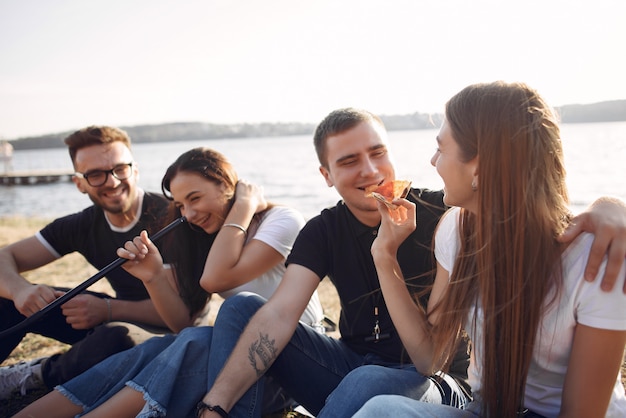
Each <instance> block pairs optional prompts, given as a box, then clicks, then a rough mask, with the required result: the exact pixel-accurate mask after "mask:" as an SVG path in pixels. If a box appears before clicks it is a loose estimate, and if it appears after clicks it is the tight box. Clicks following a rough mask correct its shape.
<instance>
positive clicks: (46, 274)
mask: <svg viewBox="0 0 626 418" xmlns="http://www.w3.org/2000/svg"><path fill="white" fill-rule="evenodd" d="M45 223H46V221H45V220H43V219H31V218H22V217H11V218H0V247H3V246H5V245H8V244H10V243H12V242H15V241H17V240H19V239H22V238H26V237H28V236H31V235H33V234H34V233H35V232H37V231H38V230H39V229H40V228H41V227H42V226H44V225H45ZM96 272H97V270H96V269H94V268H93V267H92V266H90V265H89V264H88V263H87V262H86V261H85V260H84V259H83V258H82V256H80V255H78V254H70V255H68V256H66V257H64V258H62V259H60V260H57V261H55V262H54V263H51V264H49V265H47V266H44V267H42V268H40V269H37V270H35V271H31V272H27V273H25V274H24V276H25V277H26V278H27V279H28V280H30V281H32V282H37V283H47V284H50V285H62V286H68V287H74V286H76V285H78V284H80V283H82V282H83V281H85V280H86V279H88V278H89V277H91V276H92V275H94V274H95V273H96ZM90 290H95V291H99V292H107V293H110V294H111V295H113V291H112V290H111V287H110V286H109V285H108V282H106V280H104V279H103V280H100V281H98V282H97V283H95V284H94V285H93V286H92V287H91V288H90ZM318 291H319V294H320V300H321V301H322V305H323V306H324V310H325V313H326V315H327V316H328V317H329V318H330V319H332V320H333V321H334V322H335V323H337V322H338V319H339V302H338V299H337V293H336V291H335V288H334V286H333V285H332V284H331V283H330V282H329V281H328V279H324V280H323V281H322V284H321V286H320V287H319V290H318ZM221 303H222V299H221V298H220V297H219V296H217V295H214V297H213V298H212V299H211V302H210V310H209V322H210V323H212V321H213V319H214V318H215V315H216V314H217V311H218V309H219V306H220V305H221ZM67 348H68V347H67V346H65V345H64V344H61V343H59V342H57V341H54V340H51V339H49V338H46V337H41V336H39V335H34V334H28V335H27V336H26V338H25V339H24V340H23V341H22V343H21V344H20V345H19V346H18V347H17V348H16V349H15V350H14V351H13V353H11V356H10V357H9V358H7V359H6V360H5V361H4V362H3V363H1V365H2V366H5V365H10V364H14V363H16V362H18V361H19V360H23V359H34V358H38V357H44V356H50V355H52V354H54V353H57V352H59V351H60V350H65V349H67ZM622 382H623V383H624V384H625V385H626V361H625V362H624V363H623V364H622ZM13 401H14V403H15V402H17V403H19V400H18V399H15V400H13ZM23 401H25V400H23ZM7 408H8V407H7V402H2V401H0V416H7V415H8V414H7V412H8V410H7Z"/></svg>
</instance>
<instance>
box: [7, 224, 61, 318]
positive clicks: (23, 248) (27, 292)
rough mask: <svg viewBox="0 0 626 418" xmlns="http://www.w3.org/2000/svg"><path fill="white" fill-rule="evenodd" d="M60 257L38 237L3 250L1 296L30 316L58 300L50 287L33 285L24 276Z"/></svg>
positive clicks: (27, 239)
mask: <svg viewBox="0 0 626 418" xmlns="http://www.w3.org/2000/svg"><path fill="white" fill-rule="evenodd" d="M55 259H56V257H55V256H54V254H52V253H51V252H50V251H48V249H47V248H46V247H45V246H44V245H43V244H42V243H41V242H39V240H38V239H37V238H36V237H35V236H32V237H29V238H25V239H23V240H21V241H18V242H16V243H13V244H10V245H8V246H6V247H4V248H1V249H0V296H2V297H4V298H7V299H10V300H12V301H13V303H15V307H16V308H17V310H18V311H19V312H20V313H21V314H22V315H25V316H30V315H32V314H34V313H35V312H37V311H39V310H40V309H41V308H43V307H44V306H46V305H47V304H48V303H50V302H52V301H53V300H54V299H56V297H57V296H56V294H55V292H54V289H52V288H51V287H50V286H46V285H39V284H32V283H30V282H29V281H28V280H26V279H25V278H24V277H23V276H22V275H21V274H20V273H22V272H24V271H28V270H33V269H36V268H38V267H41V266H43V265H46V264H48V263H51V262H52V261H54V260H55Z"/></svg>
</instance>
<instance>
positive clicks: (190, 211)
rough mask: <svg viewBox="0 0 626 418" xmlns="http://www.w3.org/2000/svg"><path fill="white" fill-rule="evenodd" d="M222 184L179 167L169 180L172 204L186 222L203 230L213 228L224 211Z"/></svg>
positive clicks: (216, 228) (226, 209)
mask: <svg viewBox="0 0 626 418" xmlns="http://www.w3.org/2000/svg"><path fill="white" fill-rule="evenodd" d="M224 191H225V187H224V186H223V185H221V184H217V183H216V182H213V181H210V180H209V179H207V178H205V177H203V176H202V175H201V174H199V173H196V172H193V171H179V172H177V173H176V175H175V176H174V177H172V180H171V182H170V192H171V196H172V198H173V199H174V204H175V205H176V207H178V208H179V209H180V213H181V214H182V215H183V216H185V217H186V218H187V220H188V221H189V223H191V224H193V225H196V226H197V227H199V228H202V230H203V231H204V232H206V233H207V234H213V233H215V232H217V231H218V230H219V229H220V228H221V227H222V225H223V224H224V219H225V218H226V215H227V214H228V197H227V195H226V194H225V193H224Z"/></svg>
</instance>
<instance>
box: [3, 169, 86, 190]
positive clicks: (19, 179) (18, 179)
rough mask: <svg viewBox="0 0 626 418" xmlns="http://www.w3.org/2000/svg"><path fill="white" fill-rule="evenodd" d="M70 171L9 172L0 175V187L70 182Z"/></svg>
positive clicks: (71, 173)
mask: <svg viewBox="0 0 626 418" xmlns="http://www.w3.org/2000/svg"><path fill="white" fill-rule="evenodd" d="M73 174H74V172H73V171H71V170H33V171H9V172H7V173H0V186H19V185H31V184H47V183H58V182H67V181H71V179H72V175H73Z"/></svg>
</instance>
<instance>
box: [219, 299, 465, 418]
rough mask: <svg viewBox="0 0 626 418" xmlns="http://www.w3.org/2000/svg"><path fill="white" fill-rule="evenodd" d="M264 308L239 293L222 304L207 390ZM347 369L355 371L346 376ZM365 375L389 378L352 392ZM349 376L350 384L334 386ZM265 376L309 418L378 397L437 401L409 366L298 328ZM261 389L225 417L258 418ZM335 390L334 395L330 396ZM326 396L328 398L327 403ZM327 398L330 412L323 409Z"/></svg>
mask: <svg viewBox="0 0 626 418" xmlns="http://www.w3.org/2000/svg"><path fill="white" fill-rule="evenodd" d="M264 303H265V300H264V299H263V298H261V297H259V296H257V295H254V294H250V293H241V294H239V295H236V296H233V297H231V298H228V299H227V300H226V301H224V303H223V304H222V307H221V309H220V312H219V315H218V316H217V319H216V321H215V327H214V331H213V345H212V347H211V362H210V364H209V375H208V376H209V379H208V385H207V386H208V387H212V386H213V383H214V382H215V379H216V378H217V375H218V374H219V372H220V370H221V368H222V365H223V364H224V363H225V362H226V360H227V359H228V356H229V355H230V353H231V352H232V349H233V347H234V346H235V344H236V343H237V340H238V339H239V336H240V335H241V334H242V332H243V329H244V328H245V327H246V325H247V324H248V322H249V320H250V318H251V317H252V316H253V315H254V314H255V313H256V311H257V310H258V309H259V308H260V307H261V306H262V305H263V304H264ZM364 365H378V366H383V367H374V366H370V367H368V368H365V367H364V368H363V369H361V368H360V366H364ZM357 368H359V369H357ZM355 369H357V370H355ZM353 370H355V372H354V374H351V372H352V371H353ZM370 370H371V371H372V372H375V373H377V374H378V376H384V375H388V377H389V378H385V382H384V384H381V381H379V380H373V381H364V382H359V383H360V384H359V387H358V388H357V387H356V386H355V385H354V384H353V382H354V380H356V379H357V378H358V376H360V374H361V372H363V373H366V374H368V375H369V373H370ZM349 374H351V375H352V376H354V377H355V379H350V380H348V381H346V383H345V384H341V385H340V383H342V380H343V379H344V378H345V377H346V376H348V375H349ZM266 377H268V378H271V379H274V380H275V381H276V382H277V383H278V384H279V385H280V386H281V387H283V388H285V389H286V391H287V392H288V394H289V395H290V396H291V397H293V398H294V399H295V400H296V401H297V402H298V403H299V404H301V405H302V406H304V407H305V408H306V409H307V410H308V411H309V412H311V413H312V414H314V415H318V414H320V417H321V416H322V415H324V416H327V417H328V416H338V417H349V416H351V415H352V413H354V412H356V411H357V410H358V409H359V408H360V407H361V406H362V405H363V404H364V403H365V401H366V400H367V399H369V398H370V397H372V396H374V395H376V394H380V393H398V394H406V395H407V396H411V397H415V398H417V399H422V400H424V401H430V402H437V403H441V402H443V397H442V395H441V392H440V390H439V388H438V386H437V385H436V384H435V383H434V382H433V381H432V380H431V379H430V378H427V377H424V376H422V375H421V374H419V373H417V371H416V370H415V368H414V367H413V366H406V365H404V366H403V365H399V364H389V363H388V362H385V361H383V360H382V359H381V358H380V357H378V356H375V355H360V354H357V353H356V352H354V351H353V350H352V349H351V348H350V347H349V346H348V345H347V344H345V343H344V342H342V341H341V340H337V339H334V338H331V337H329V336H327V335H324V334H320V333H318V332H316V331H315V330H314V329H313V328H311V327H309V326H307V325H304V324H302V323H300V324H299V325H298V326H297V327H296V331H295V333H294V335H293V336H292V338H291V340H290V341H289V343H288V344H287V346H286V347H285V348H284V350H283V351H282V352H281V353H280V354H279V355H278V357H277V358H276V361H275V362H274V364H273V365H272V366H271V367H270V369H269V370H268V371H267V373H266ZM392 377H393V378H392ZM368 379H369V377H368ZM377 379H378V377H377ZM381 379H382V377H381ZM447 381H448V382H452V383H451V384H450V386H452V388H451V389H452V392H453V393H454V394H455V395H456V397H457V398H458V399H462V400H463V403H465V402H466V399H465V396H464V395H463V393H462V391H461V390H460V388H459V387H458V386H457V385H456V384H455V383H454V381H453V380H452V379H449V378H448V379H447ZM263 386H264V380H263V379H261V380H259V381H258V382H257V383H255V384H254V385H253V386H252V387H251V388H250V389H249V390H248V391H247V392H246V393H245V394H244V396H243V397H242V398H241V399H240V400H239V401H238V402H237V404H236V405H235V406H234V407H233V409H232V410H231V411H230V414H231V416H233V417H257V418H258V417H260V416H261V411H260V408H259V405H260V404H261V403H260V399H261V397H262V396H263V390H264V387H263ZM335 390H337V392H336V393H333V391H335ZM331 393H333V395H332V396H331V397H330V398H329V395H331ZM327 398H328V402H329V406H330V408H325V407H324V404H325V403H326V400H327ZM322 408H324V409H323V410H322ZM320 411H321V412H320Z"/></svg>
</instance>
